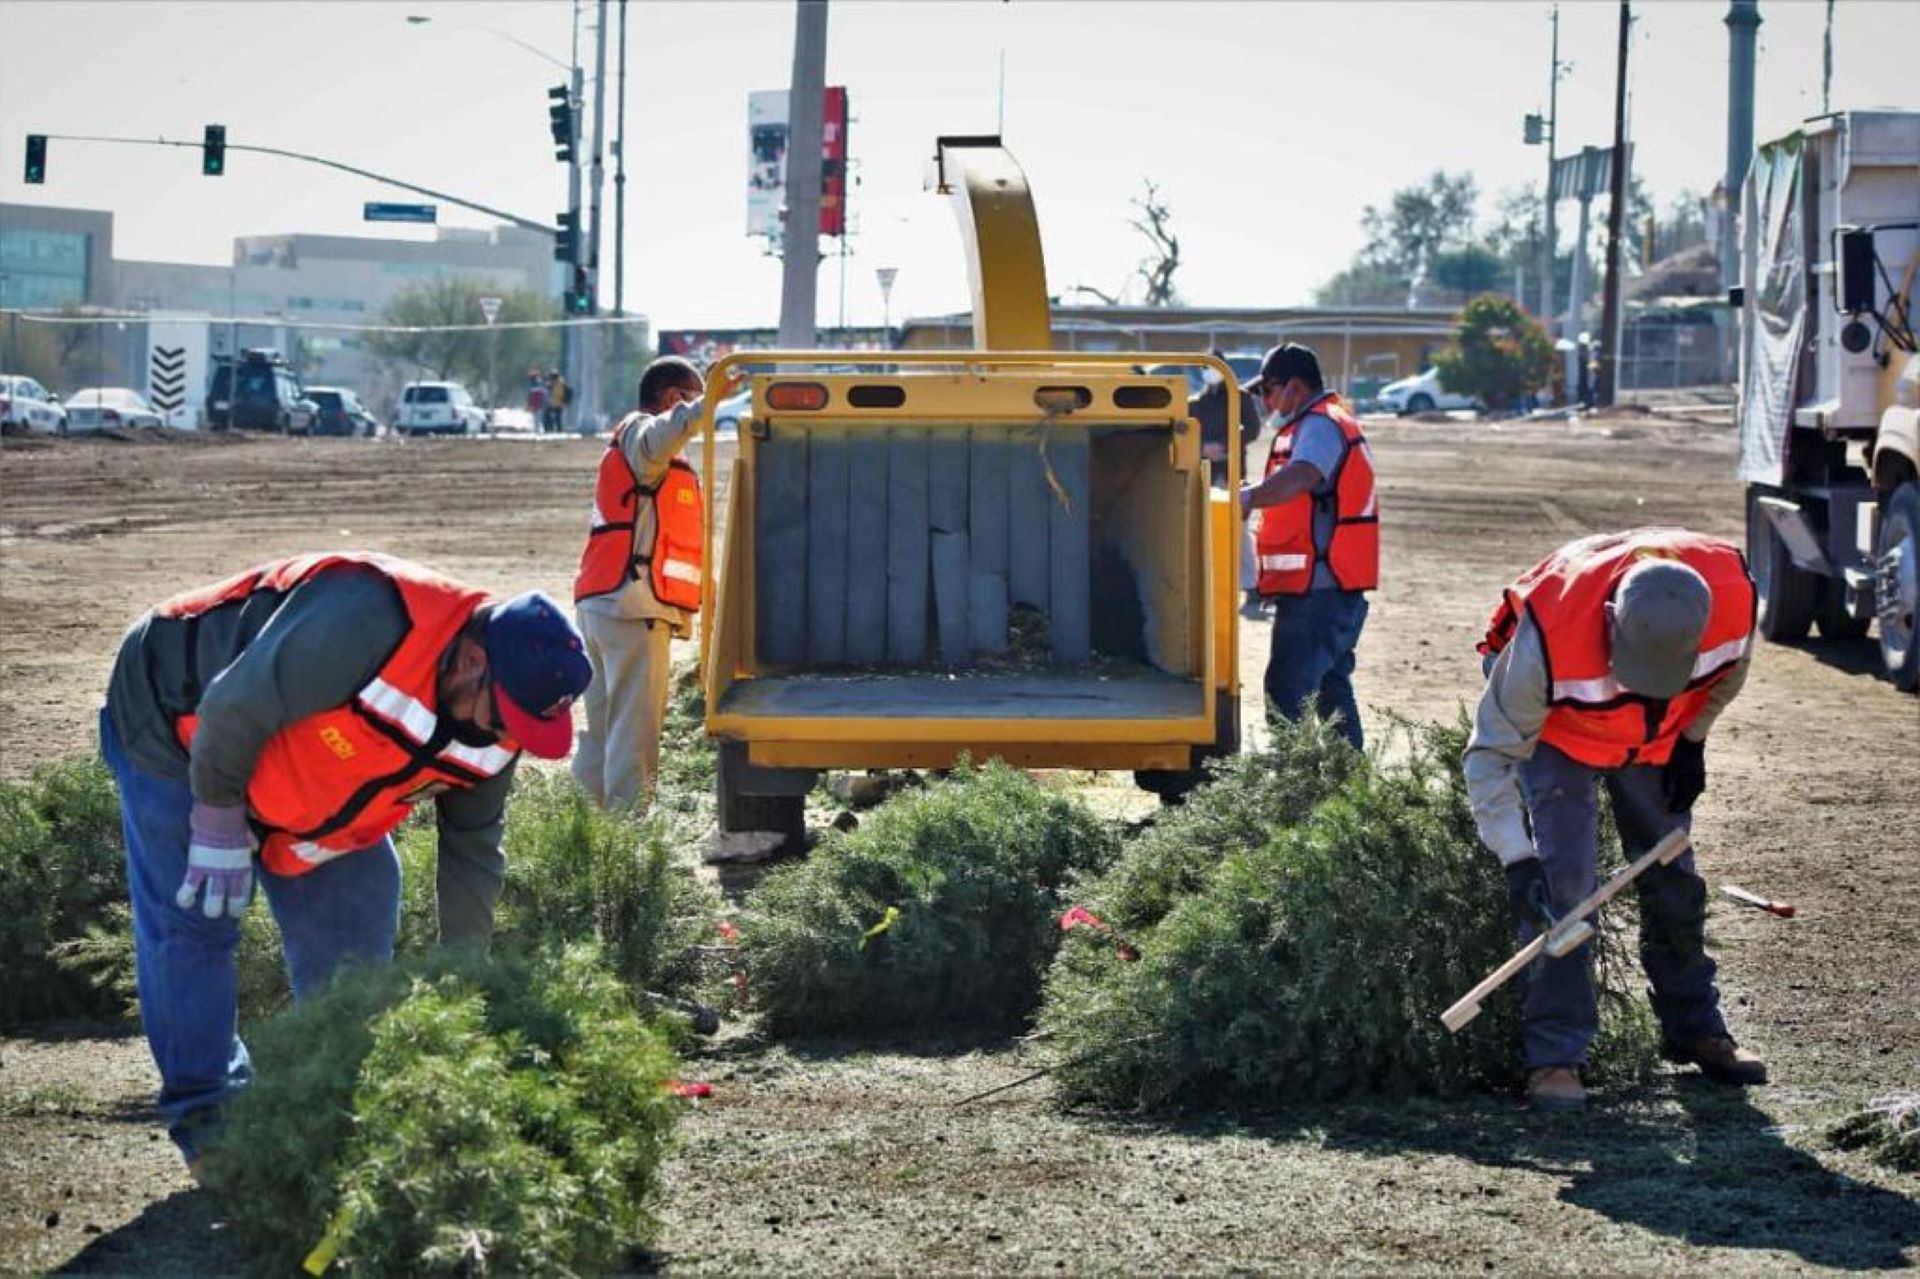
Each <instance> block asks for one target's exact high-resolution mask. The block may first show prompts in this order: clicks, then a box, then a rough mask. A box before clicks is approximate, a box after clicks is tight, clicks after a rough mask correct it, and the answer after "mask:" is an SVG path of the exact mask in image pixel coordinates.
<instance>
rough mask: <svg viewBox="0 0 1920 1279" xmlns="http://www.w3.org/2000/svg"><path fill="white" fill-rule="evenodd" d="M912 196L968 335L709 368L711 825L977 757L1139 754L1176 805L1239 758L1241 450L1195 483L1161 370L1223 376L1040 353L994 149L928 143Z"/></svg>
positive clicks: (1018, 185)
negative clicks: (715, 493)
mask: <svg viewBox="0 0 1920 1279" xmlns="http://www.w3.org/2000/svg"><path fill="white" fill-rule="evenodd" d="M929 185H930V186H931V187H932V189H934V190H935V191H936V192H939V193H942V194H946V195H949V196H951V197H952V199H953V201H954V204H955V207H956V210H957V212H958V215H959V220H960V224H961V229H962V241H963V244H964V245H965V248H966V251H967V255H968V266H969V269H970V276H971V284H972V292H973V306H974V311H973V318H974V346H973V348H971V349H967V350H955V351H927V352H905V351H892V350H888V351H869V352H848V351H832V352H819V351H781V352H767V351H755V352H751V353H744V352H742V353H734V354H731V355H728V356H726V357H724V358H723V359H721V360H720V361H718V362H717V363H716V364H715V366H714V367H713V369H711V370H710V371H709V377H710V378H712V379H716V380H717V379H722V378H724V377H726V375H727V374H728V373H729V372H730V371H732V370H734V369H742V370H746V369H751V370H752V371H753V375H752V378H751V385H752V396H753V399H752V408H751V411H750V413H749V415H748V417H747V419H746V421H745V423H744V424H743V427H742V429H741V432H740V436H739V448H738V452H737V454H736V457H735V459H734V461H733V464H732V466H733V469H732V472H731V476H730V481H729V486H728V500H727V504H726V511H725V516H724V520H725V524H724V528H721V529H716V528H715V527H714V515H713V514H712V513H711V512H709V515H708V524H707V539H708V542H707V557H706V563H707V564H708V565H709V566H710V576H712V577H713V578H714V581H713V584H712V585H711V586H710V588H709V592H708V601H709V604H708V607H707V608H706V609H705V610H704V611H703V613H702V621H701V662H702V667H701V669H702V679H703V691H704V694H705V700H706V727H707V731H708V732H709V734H710V735H711V736H712V737H713V738H714V739H715V740H716V741H717V743H718V747H719V752H718V753H719V766H718V790H719V796H718V798H719V824H720V828H721V830H722V831H723V832H730V833H731V832H744V831H770V832H775V833H777V834H779V835H781V836H782V837H784V838H785V839H786V840H789V841H797V840H800V839H802V838H803V836H804V827H803V821H804V815H803V814H804V809H803V805H804V800H805V796H806V794H807V793H808V791H809V790H811V789H812V787H813V786H814V784H815V782H816V781H817V779H818V777H819V775H820V774H821V772H823V771H824V770H832V769H846V770H874V769H944V768H951V767H953V766H955V765H956V764H957V763H959V762H960V761H961V760H963V759H971V760H973V761H974V762H976V763H979V762H985V761H986V760H988V759H995V758H997V759H1001V760H1004V761H1006V762H1007V763H1009V764H1012V765H1015V766H1017V767H1029V768H1042V769H1056V768H1074V769H1083V768H1084V769H1122V770H1133V772H1134V774H1135V777H1136V779H1137V780H1138V781H1139V782H1140V784H1141V785H1143V786H1145V787H1147V788H1149V789H1150V790H1154V791H1156V792H1158V793H1160V794H1162V795H1167V796H1172V795H1178V794H1180V793H1182V792H1183V791H1184V790H1185V789H1186V788H1187V787H1189V786H1191V785H1192V784H1193V782H1194V780H1195V779H1196V778H1197V776H1199V770H1200V769H1201V767H1202V765H1203V764H1204V762H1205V761H1206V759H1207V758H1209V757H1210V756H1213V755H1216V754H1222V753H1230V752H1232V751H1235V750H1237V749H1238V747H1239V740H1240V715H1239V681H1238V675H1237V670H1238V652H1237V647H1236V644H1237V628H1236V621H1235V608H1234V606H1235V603H1236V601H1237V591H1236V585H1237V583H1236V581H1235V565H1236V564H1237V546H1238V541H1237V539H1238V537H1239V531H1240V527H1239V519H1240V517H1239V512H1238V504H1237V503H1235V502H1233V501H1231V500H1230V499H1229V495H1228V494H1229V493H1230V492H1232V491H1233V490H1236V489H1237V487H1238V481H1239V475H1240V459H1239V458H1238V457H1237V456H1229V457H1228V458H1227V459H1225V461H1224V463H1223V464H1224V465H1225V466H1226V468H1227V474H1228V477H1229V479H1230V481H1231V483H1230V484H1229V485H1228V492H1220V491H1217V490H1214V489H1213V488H1211V486H1210V485H1209V469H1208V468H1209V465H1210V463H1209V462H1208V461H1206V460H1204V459H1203V458H1202V456H1201V442H1200V431H1199V428H1198V426H1197V424H1196V423H1195V422H1193V421H1192V420H1191V419H1190V418H1189V417H1188V414H1187V385H1188V384H1187V380H1186V376H1185V371H1186V370H1187V369H1188V368H1191V367H1200V368H1212V369H1213V370H1215V371H1216V372H1217V373H1219V375H1220V376H1222V377H1224V378H1228V379H1231V377H1232V371H1231V370H1230V369H1228V368H1227V367H1226V366H1225V365H1224V364H1222V363H1221V362H1220V361H1218V360H1215V359H1211V358H1209V357H1206V356H1202V355H1196V354H1192V353H1168V352H1133V353H1113V354H1089V353H1082V352H1072V353H1068V352H1055V351H1052V350H1051V349H1050V347H1051V345H1052V341H1051V316H1050V311H1049V303H1048V297H1047V290H1046V273H1045V268H1044V264H1043V262H1042V258H1041V249H1040V235H1039V225H1038V221H1037V219H1036V216H1035V212H1034V206H1033V200H1032V195H1031V192H1030V190H1029V187H1028V184H1027V181H1026V177H1025V175H1024V174H1023V173H1022V171H1021V169H1020V166H1019V165H1018V164H1017V163H1016V162H1015V160H1014V158H1013V157H1012V155H1011V154H1009V153H1008V152H1007V150H1006V149H1005V148H1004V147H1003V146H1002V145H1001V144H1000V141H999V139H998V138H991V137H974V138H943V139H941V140H940V141H939V143H938V145H937V148H936V151H935V155H934V157H933V163H932V168H931V172H930V177H929ZM1149 368H1154V369H1155V372H1154V373H1152V374H1149V373H1147V372H1145V370H1147V369H1149ZM849 370H853V371H849ZM1230 398H1231V397H1230ZM1235 411H1236V412H1237V405H1236V406H1235ZM704 437H705V438H704V444H703V449H704V451H705V467H706V470H705V473H706V474H709V475H712V474H714V471H713V465H714V453H713V434H712V431H711V429H710V424H709V427H708V429H706V430H705V431H704ZM1230 438H1238V435H1237V431H1236V432H1234V433H1231V434H1230ZM1234 452H1236V451H1235V450H1229V453H1230V454H1231V453H1234ZM716 542H717V545H718V548H719V549H718V551H717V553H716ZM715 569H717V573H715V572H713V571H712V570H715Z"/></svg>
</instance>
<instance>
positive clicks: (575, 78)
mask: <svg viewBox="0 0 1920 1279" xmlns="http://www.w3.org/2000/svg"><path fill="white" fill-rule="evenodd" d="M574 16H575V19H576V27H575V31H574V42H573V72H572V75H571V76H570V78H569V80H568V83H567V88H568V92H569V94H570V98H569V101H570V102H571V103H572V111H571V112H570V116H569V118H570V119H571V121H572V128H573V142H572V145H571V146H570V147H568V152H569V155H568V158H567V212H568V213H570V214H571V215H572V219H573V228H574V230H573V252H572V254H571V255H569V257H568V258H567V262H566V269H565V270H563V271H562V272H561V275H563V276H564V277H565V279H564V280H562V282H561V285H560V314H562V315H564V316H566V317H567V318H569V319H571V318H572V317H573V308H572V307H571V306H570V305H568V301H569V299H570V298H571V297H572V296H573V278H574V274H575V273H576V271H578V269H579V267H580V111H581V108H582V107H584V106H585V105H586V102H585V98H586V85H585V79H586V77H585V75H584V74H583V73H582V71H581V70H580V34H579V30H578V23H577V19H578V17H579V8H578V6H577V5H576V6H575V11H574ZM579 346H580V344H579V343H577V342H575V341H574V340H573V330H572V329H571V328H570V327H563V328H562V329H561V330H560V368H561V370H562V371H563V372H564V373H565V374H566V377H567V385H568V387H569V388H572V387H573V386H575V385H577V384H576V383H575V381H574V379H575V378H576V377H578V376H579V373H580V370H579V369H578V368H576V367H575V366H574V358H575V353H576V352H577V351H578V350H579Z"/></svg>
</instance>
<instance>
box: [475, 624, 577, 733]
mask: <svg viewBox="0 0 1920 1279" xmlns="http://www.w3.org/2000/svg"><path fill="white" fill-rule="evenodd" d="M486 647H487V669H488V670H489V671H491V672H492V674H493V689H494V693H495V695H496V696H495V699H494V700H495V703H496V704H497V706H498V707H499V711H500V720H501V723H502V724H503V725H504V726H505V728H506V730H507V735H508V736H509V737H511V738H513V740H514V741H515V742H517V743H519V745H520V747H521V749H523V750H525V751H526V752H527V753H528V754H530V755H534V756H537V757H538V758H540V759H565V758H566V757H567V752H568V751H570V750H572V749H573V702H574V699H575V698H577V697H579V696H580V695H581V694H582V693H584V692H586V691H587V682H588V681H589V680H591V679H592V678H593V666H592V664H591V663H589V662H588V661H587V646H586V642H585V641H584V640H582V639H581V638H580V632H579V631H576V630H574V629H573V623H572V622H569V621H568V620H567V617H566V614H564V613H562V612H561V611H560V606H559V605H557V604H555V603H554V602H553V601H552V600H551V599H549V598H547V597H546V596H545V595H543V594H541V593H540V592H539V591H528V592H527V593H526V594H524V595H516V596H514V597H513V598H512V599H510V600H508V601H507V602H506V603H504V604H496V605H495V606H494V609H493V612H492V613H491V614H490V615H489V616H488V618H487V644H486Z"/></svg>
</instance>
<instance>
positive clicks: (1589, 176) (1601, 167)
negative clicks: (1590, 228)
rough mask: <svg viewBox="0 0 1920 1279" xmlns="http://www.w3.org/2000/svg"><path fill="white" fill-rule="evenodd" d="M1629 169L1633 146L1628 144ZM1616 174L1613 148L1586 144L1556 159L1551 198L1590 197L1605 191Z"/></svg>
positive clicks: (1549, 194) (1548, 194) (1589, 198)
mask: <svg viewBox="0 0 1920 1279" xmlns="http://www.w3.org/2000/svg"><path fill="white" fill-rule="evenodd" d="M1627 168H1628V169H1632V168H1633V147H1632V146H1628V147H1627ZM1612 175H1613V148H1612V147H1583V148H1581V149H1580V150H1579V151H1576V152H1575V153H1574V154H1572V155H1563V156H1561V157H1560V158H1558V159H1556V160H1555V161H1554V162H1553V181H1552V183H1551V189H1550V190H1549V191H1548V193H1547V198H1548V199H1550V200H1591V199H1593V197H1594V196H1596V195H1600V194H1603V193H1604V192H1605V191H1606V190H1607V189H1608V187H1609V185H1610V184H1611V180H1612Z"/></svg>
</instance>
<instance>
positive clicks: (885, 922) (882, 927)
mask: <svg viewBox="0 0 1920 1279" xmlns="http://www.w3.org/2000/svg"><path fill="white" fill-rule="evenodd" d="M898 918H900V908H899V907H898V906H889V907H887V913H886V914H884V915H882V916H880V922H879V923H877V924H875V925H874V926H873V927H872V928H869V929H867V931H866V932H864V933H861V934H860V949H861V950H865V949H866V948H867V943H868V942H870V941H872V940H873V939H874V938H876V937H878V936H879V935H880V934H881V933H884V932H886V931H887V929H889V928H892V927H893V921H894V920H896V919H898Z"/></svg>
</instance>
